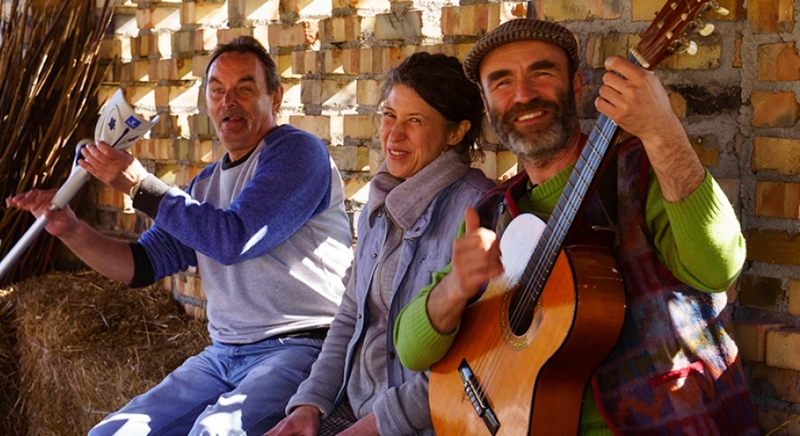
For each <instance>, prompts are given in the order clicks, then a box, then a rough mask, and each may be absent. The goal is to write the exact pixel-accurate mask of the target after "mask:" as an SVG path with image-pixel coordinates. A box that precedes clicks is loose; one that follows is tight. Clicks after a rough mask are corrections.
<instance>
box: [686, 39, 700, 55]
mask: <svg viewBox="0 0 800 436" xmlns="http://www.w3.org/2000/svg"><path fill="white" fill-rule="evenodd" d="M683 52H684V53H686V54H688V55H689V56H694V55H696V54H697V43H696V42H694V41H689V42H688V43H686V44H684V46H683Z"/></svg>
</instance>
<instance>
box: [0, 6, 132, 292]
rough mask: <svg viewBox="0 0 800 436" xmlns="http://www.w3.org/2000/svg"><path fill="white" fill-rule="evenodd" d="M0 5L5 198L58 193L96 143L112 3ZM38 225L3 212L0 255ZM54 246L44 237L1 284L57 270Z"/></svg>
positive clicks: (0, 164)
mask: <svg viewBox="0 0 800 436" xmlns="http://www.w3.org/2000/svg"><path fill="white" fill-rule="evenodd" d="M40 3H43V2H41V1H38V2H36V5H35V4H34V2H33V1H32V0H10V1H9V0H3V1H2V2H0V5H1V6H0V9H1V10H2V16H0V83H2V84H3V86H2V87H0V196H2V199H5V198H7V197H9V196H11V195H14V194H18V193H21V192H24V191H27V190H30V189H33V188H42V189H50V188H58V187H60V186H61V184H63V182H64V181H65V180H66V178H67V176H68V175H69V171H70V168H71V166H72V160H73V157H74V151H73V150H72V148H73V147H74V146H75V144H76V143H77V141H78V140H79V139H81V138H84V137H92V135H93V132H94V124H95V122H96V116H97V112H98V111H97V109H98V107H97V102H96V101H95V100H96V99H95V98H94V97H95V96H96V93H97V89H98V88H99V83H100V81H101V80H102V74H103V73H104V71H103V68H102V66H101V65H100V62H99V59H98V53H99V48H100V43H101V41H102V40H103V38H104V35H105V34H106V30H107V28H108V26H109V24H110V23H111V17H112V14H113V7H111V6H110V5H112V4H115V3H116V2H115V1H114V0H106V1H105V3H104V4H105V6H104V7H103V8H101V9H97V5H96V2H94V1H89V2H87V1H85V0H61V1H51V2H47V3H45V4H44V5H42V6H39V5H38V4H40ZM32 223H33V217H32V216H31V214H30V213H28V212H23V211H19V210H16V209H9V208H3V209H2V211H0V256H2V257H5V255H6V254H7V253H8V251H9V250H10V249H11V248H12V247H13V246H14V244H16V242H17V241H18V240H19V239H20V238H21V237H22V235H23V234H24V233H25V231H27V230H28V228H29V227H30V226H31V224H32ZM53 243H54V240H53V238H52V237H50V236H49V235H46V234H45V232H42V234H41V235H40V237H38V238H37V240H36V241H34V242H33V243H32V244H31V247H30V248H29V249H28V251H27V252H26V254H25V255H23V256H22V257H21V258H20V259H19V260H18V261H17V262H16V264H15V265H14V266H13V267H12V268H11V270H10V271H9V273H8V274H6V275H5V276H4V277H3V279H2V282H0V285H2V284H8V283H13V282H14V281H17V280H21V279H23V278H26V277H29V276H31V275H34V274H41V273H43V272H44V271H48V270H49V269H50V268H51V267H52V262H51V256H50V253H51V251H52V249H53Z"/></svg>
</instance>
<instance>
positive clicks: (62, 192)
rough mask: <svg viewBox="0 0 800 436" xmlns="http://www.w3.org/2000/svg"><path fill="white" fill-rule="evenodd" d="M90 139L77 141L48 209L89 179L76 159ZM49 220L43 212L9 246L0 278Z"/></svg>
mask: <svg viewBox="0 0 800 436" xmlns="http://www.w3.org/2000/svg"><path fill="white" fill-rule="evenodd" d="M91 143H92V141H91V140H90V139H82V140H80V142H78V146H77V150H76V153H75V162H74V164H73V166H72V172H71V173H70V174H69V178H68V179H67V181H66V182H64V184H63V185H62V186H61V188H59V189H58V191H57V192H56V195H55V196H53V199H52V200H51V201H50V207H49V209H50V210H61V209H63V208H64V206H66V205H67V203H69V201H70V200H72V197H74V196H75V194H77V193H78V190H80V189H81V187H82V186H83V184H84V183H86V181H87V180H89V173H88V172H87V171H86V170H85V169H83V167H81V166H80V165H78V159H79V158H80V149H81V147H83V146H84V145H86V144H91ZM48 222H49V220H48V219H47V218H45V217H44V214H42V215H40V216H39V218H36V221H35V222H34V223H33V225H32V226H31V227H30V228H28V231H26V232H25V234H24V235H22V238H20V240H19V241H17V243H16V244H15V245H14V247H12V248H11V250H10V251H9V252H8V254H6V257H4V258H3V260H2V261H0V280H1V279H2V278H3V276H5V275H6V272H8V270H9V269H11V266H13V265H14V262H16V261H17V259H18V258H19V257H20V256H21V255H22V253H24V252H25V250H26V249H27V248H28V246H29V245H30V244H31V242H33V240H34V239H36V236H38V235H39V233H40V232H41V231H42V229H44V227H45V226H46V225H47V223H48Z"/></svg>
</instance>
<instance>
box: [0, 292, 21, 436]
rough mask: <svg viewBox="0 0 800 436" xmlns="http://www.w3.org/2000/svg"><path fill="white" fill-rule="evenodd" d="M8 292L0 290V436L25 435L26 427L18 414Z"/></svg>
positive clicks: (14, 357) (12, 331)
mask: <svg viewBox="0 0 800 436" xmlns="http://www.w3.org/2000/svg"><path fill="white" fill-rule="evenodd" d="M8 294H9V292H8V291H4V290H2V289H0V392H2V395H0V411H2V413H0V434H3V435H13V434H25V432H26V431H27V430H26V429H27V426H26V423H25V420H24V419H23V416H22V414H21V413H20V404H19V402H18V400H19V373H18V371H17V356H16V354H15V351H14V345H15V344H16V342H17V340H16V333H17V332H16V329H15V328H14V324H13V322H11V320H12V319H13V315H14V311H13V305H12V303H11V301H10V299H9V298H6V297H7V295H8Z"/></svg>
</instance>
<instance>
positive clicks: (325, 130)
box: [289, 115, 331, 141]
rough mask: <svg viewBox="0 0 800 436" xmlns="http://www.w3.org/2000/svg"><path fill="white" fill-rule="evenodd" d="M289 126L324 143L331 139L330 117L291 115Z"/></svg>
mask: <svg viewBox="0 0 800 436" xmlns="http://www.w3.org/2000/svg"><path fill="white" fill-rule="evenodd" d="M289 124H291V125H292V126H294V127H297V128H298V129H300V130H305V131H307V132H309V133H311V134H312V135H315V136H316V137H318V138H320V139H322V140H323V141H325V140H326V139H328V138H330V137H331V117H330V116H323V115H292V116H290V117H289Z"/></svg>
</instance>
